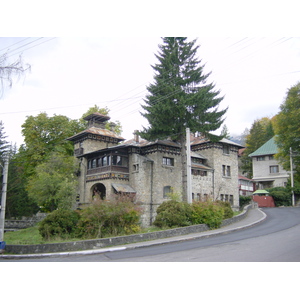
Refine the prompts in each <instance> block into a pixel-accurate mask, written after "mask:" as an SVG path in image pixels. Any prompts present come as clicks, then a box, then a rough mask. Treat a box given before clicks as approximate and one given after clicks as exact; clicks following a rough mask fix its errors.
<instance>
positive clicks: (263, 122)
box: [241, 117, 275, 177]
mask: <svg viewBox="0 0 300 300" xmlns="http://www.w3.org/2000/svg"><path fill="white" fill-rule="evenodd" d="M274 122H275V121H274V118H272V119H270V118H268V117H264V118H261V119H257V120H255V121H254V122H253V124H252V126H251V129H250V132H249V134H248V135H247V136H246V140H245V142H246V149H245V151H244V153H243V156H242V157H241V162H242V170H243V171H245V172H247V174H248V177H251V176H252V159H251V157H249V156H248V155H249V154H251V153H253V152H254V151H256V150H257V149H258V148H259V147H261V146H262V145H263V144H264V143H266V142H267V141H268V140H270V139H271V138H272V137H273V136H274V130H273V124H274Z"/></svg>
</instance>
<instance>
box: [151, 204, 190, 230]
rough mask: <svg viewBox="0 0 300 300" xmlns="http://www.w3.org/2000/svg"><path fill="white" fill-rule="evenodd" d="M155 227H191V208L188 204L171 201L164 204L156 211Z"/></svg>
mask: <svg viewBox="0 0 300 300" xmlns="http://www.w3.org/2000/svg"><path fill="white" fill-rule="evenodd" d="M156 212H157V215H156V218H155V221H154V222H153V225H155V226H157V227H171V228H172V227H182V226H189V225H191V213H192V210H191V207H190V205H189V204H188V203H186V202H179V201H177V200H169V201H165V202H163V203H162V204H161V205H160V206H159V207H158V208H157V210H156Z"/></svg>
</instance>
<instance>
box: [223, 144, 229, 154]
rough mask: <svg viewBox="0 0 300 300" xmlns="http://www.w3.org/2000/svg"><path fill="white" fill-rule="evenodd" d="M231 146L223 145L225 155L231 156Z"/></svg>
mask: <svg viewBox="0 0 300 300" xmlns="http://www.w3.org/2000/svg"><path fill="white" fill-rule="evenodd" d="M229 150H230V148H229V145H223V154H229Z"/></svg>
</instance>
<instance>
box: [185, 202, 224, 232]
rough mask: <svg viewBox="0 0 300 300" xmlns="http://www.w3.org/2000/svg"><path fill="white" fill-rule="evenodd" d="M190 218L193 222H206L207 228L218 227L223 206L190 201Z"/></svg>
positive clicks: (221, 219) (214, 203) (222, 215)
mask: <svg viewBox="0 0 300 300" xmlns="http://www.w3.org/2000/svg"><path fill="white" fill-rule="evenodd" d="M191 206H192V215H191V220H192V223H193V224H206V225H207V226H209V228H211V229H214V228H219V227H220V225H221V223H222V221H223V217H224V208H223V207H222V205H220V204H218V203H216V202H212V201H208V202H194V203H192V205H191Z"/></svg>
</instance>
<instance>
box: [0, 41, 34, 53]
mask: <svg viewBox="0 0 300 300" xmlns="http://www.w3.org/2000/svg"><path fill="white" fill-rule="evenodd" d="M28 39H30V38H25V39H23V40H21V41H19V42H16V43H14V44H12V45H10V46H7V47H4V48H2V49H0V52H1V51H3V50H5V49H7V50H9V49H10V47H12V46H14V45H17V44H20V43H22V42H24V41H26V40H28ZM5 52H6V51H5Z"/></svg>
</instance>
